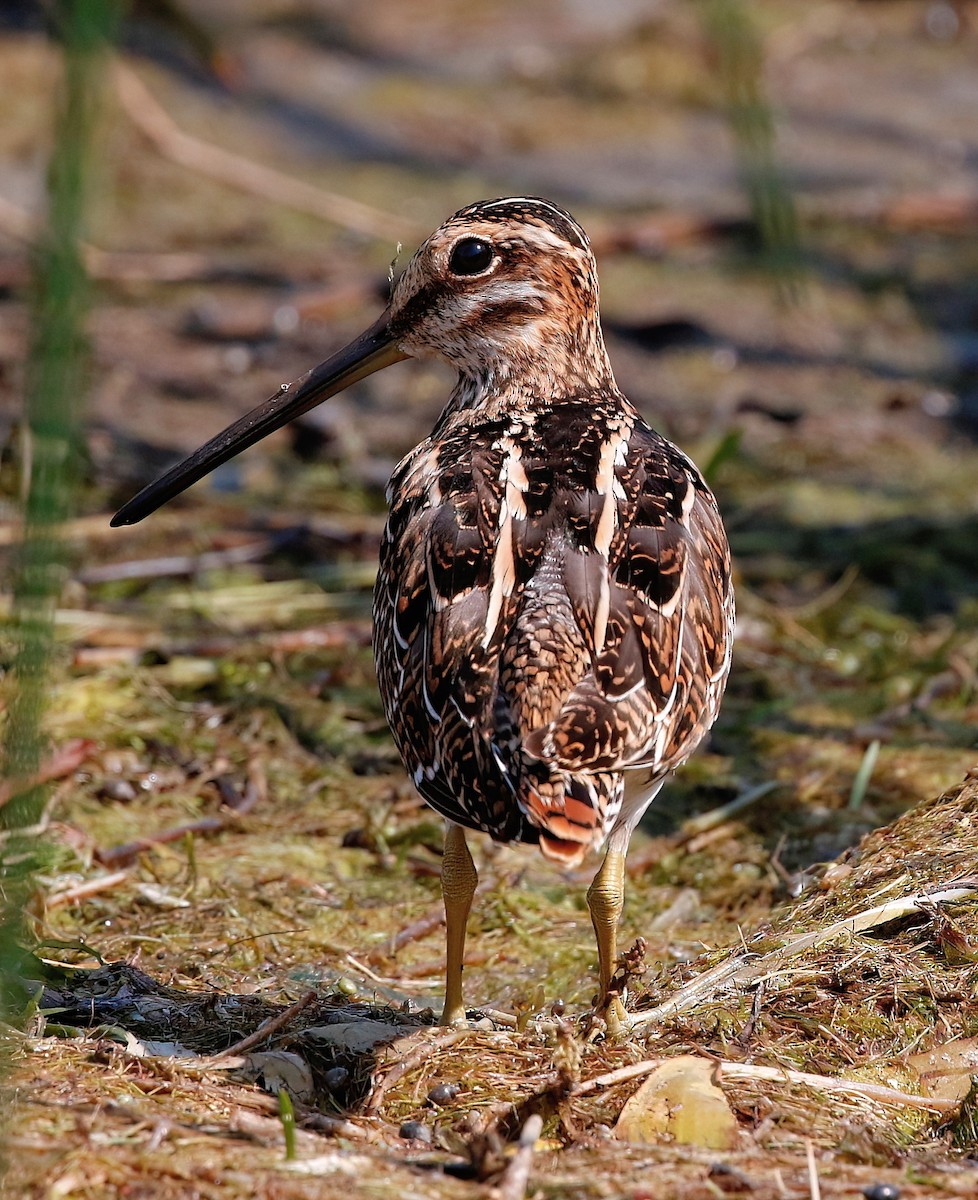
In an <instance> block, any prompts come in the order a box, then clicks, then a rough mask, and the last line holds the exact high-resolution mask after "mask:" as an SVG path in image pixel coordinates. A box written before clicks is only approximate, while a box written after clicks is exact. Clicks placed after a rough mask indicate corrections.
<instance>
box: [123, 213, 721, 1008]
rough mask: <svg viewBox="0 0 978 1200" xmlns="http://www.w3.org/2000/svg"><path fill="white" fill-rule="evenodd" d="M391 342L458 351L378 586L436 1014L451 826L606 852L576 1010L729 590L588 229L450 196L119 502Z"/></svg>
mask: <svg viewBox="0 0 978 1200" xmlns="http://www.w3.org/2000/svg"><path fill="white" fill-rule="evenodd" d="M405 358H421V359H436V360H440V361H442V362H444V363H447V364H449V366H451V367H453V368H454V369H455V371H456V372H457V379H456V382H455V386H454V388H453V390H452V392H451V394H450V396H449V398H448V400H447V403H446V404H445V407H444V409H443V410H442V412H441V415H440V416H439V417H438V419H437V421H436V423H435V425H434V428H433V429H432V432H431V434H430V435H429V436H428V437H427V438H425V439H424V440H423V441H422V442H421V443H420V444H419V445H418V446H416V447H415V448H414V449H413V450H411V451H410V452H409V453H408V454H407V455H406V456H405V457H404V458H403V459H402V460H401V462H400V463H399V464H398V465H397V467H396V468H395V469H394V472H393V475H392V477H391V480H390V484H389V487H388V491H387V499H388V506H389V512H388V517H387V522H386V527H385V531H384V534H383V538H382V542H381V548H380V562H379V570H378V574H377V581H376V585H375V590H374V602H373V623H374V624H373V628H374V632H373V647H374V656H375V663H376V671H377V679H378V685H379V690H380V694H381V697H382V699H383V704H384V709H385V713H386V716H387V720H388V723H389V725H390V728H391V731H392V734H393V737H394V741H395V743H396V745H397V749H398V751H399V753H400V757H401V759H402V761H403V763H404V766H405V768H406V770H407V772H408V773H409V774H410V776H411V778H412V779H413V781H414V785H415V787H416V788H417V790H418V792H419V793H420V794H421V796H422V797H423V799H424V800H425V801H426V802H427V803H428V804H429V805H430V806H431V807H432V808H433V809H434V810H435V811H436V812H437V813H439V814H440V815H441V816H442V817H444V818H445V841H444V853H443V860H442V895H443V900H444V906H445V924H446V966H445V1003H444V1009H443V1011H442V1017H441V1020H442V1024H445V1025H454V1026H463V1025H465V1024H466V1022H467V1011H466V1007H465V1003H464V999H463V987H462V967H463V957H464V948H465V937H466V924H467V921H468V918H469V915H470V911H471V907H472V902H473V897H474V895H475V890H476V886H477V882H478V875H477V870H476V867H475V864H474V861H473V859H472V855H471V852H470V850H469V847H468V843H467V840H466V831H467V830H477V831H481V832H483V833H486V834H489V835H490V837H491V838H493V839H494V840H496V841H497V842H517V843H529V844H536V845H537V846H538V847H539V849H540V851H541V852H542V854H543V856H544V858H546V859H548V860H550V861H551V862H552V863H554V864H556V865H557V867H558V868H562V869H568V868H571V867H575V866H577V865H578V864H580V863H581V862H582V861H583V860H584V858H585V856H586V855H587V854H588V853H589V852H596V851H601V850H603V851H604V855H603V858H602V859H601V864H600V866H599V867H598V869H597V871H596V873H595V875H594V876H593V880H592V882H591V885H590V888H589V889H588V892H587V902H588V907H589V910H590V916H591V922H592V925H593V929H594V935H595V940H596V945H597V955H598V993H597V1001H596V1011H597V1012H598V1013H599V1014H601V1015H603V1016H604V1017H605V1019H606V1021H607V1027H608V1028H609V1030H610V1031H611V1032H617V1031H621V1030H622V1029H625V1028H627V1015H626V1013H625V1009H624V1005H623V1003H622V998H621V996H619V995H617V994H614V993H612V991H611V987H612V980H613V977H614V973H615V969H616V962H617V930H618V923H619V919H620V917H621V914H622V911H623V904H624V888H625V856H626V853H627V850H628V845H629V841H630V839H631V836H632V833H633V831H634V829H635V827H636V826H637V824H638V822H639V820H640V819H641V817H642V815H643V813H644V812H645V811H646V809H647V808H648V806H649V805H650V804H651V803H652V801H653V800H654V798H655V796H656V794H657V792H658V791H659V789H660V788H661V786H662V785H663V783H664V782H665V780H666V779H667V778H668V777H669V776H670V775H671V774H672V773H673V772H674V771H675V770H676V769H677V768H678V767H679V766H681V765H682V764H683V763H684V762H685V761H686V759H688V758H689V756H690V755H691V754H692V753H693V751H694V750H695V749H696V747H697V746H698V745H699V743H700V742H701V741H702V740H703V738H704V737H705V735H706V734H707V732H708V731H709V730H710V728H711V727H712V725H713V723H714V721H715V719H716V717H717V714H718V711H719V708H720V702H721V699H722V696H723V691H724V688H725V685H726V681H727V677H728V674H729V669H730V659H731V649H732V644H733V638H734V621H735V616H734V594H733V587H732V583H731V562H730V550H729V545H728V541H727V537H726V534H725V531H724V526H723V522H722V519H721V516H720V512H719V509H718V506H717V502H716V500H715V498H714V496H713V494H712V492H711V490H710V488H709V487H708V486H707V483H706V482H705V480H704V478H703V476H702V475H701V473H700V472H699V470H698V469H697V468H696V466H695V465H694V464H693V462H692V461H691V460H690V459H689V458H688V457H687V456H686V455H685V454H684V453H683V452H682V451H681V450H680V449H679V448H678V447H677V446H675V445H674V444H673V443H671V442H670V441H669V440H667V439H666V438H665V437H663V436H662V435H661V434H660V433H658V432H656V431H655V430H654V429H653V428H652V426H651V425H650V424H648V423H647V422H646V420H645V419H644V418H643V416H642V415H641V414H640V413H639V411H638V410H637V409H636V407H635V406H634V405H633V404H631V403H630V402H629V400H627V399H626V397H625V396H624V395H623V394H622V392H621V391H620V390H619V388H618V385H617V383H616V382H615V377H614V373H613V371H612V366H611V362H610V360H609V357H608V353H607V350H606V347H605V341H604V336H603V333H602V328H601V322H600V315H599V287H598V273H597V266H596V261H595V257H594V254H593V252H592V249H591V245H590V242H589V240H588V237H587V234H586V233H585V232H584V230H583V228H582V227H581V226H580V225H579V224H578V222H577V221H576V220H575V219H574V218H573V217H572V216H571V215H570V214H569V213H568V212H567V211H566V210H565V209H563V208H561V207H560V206H559V205H557V204H555V203H553V202H551V201H550V200H546V199H543V198H541V197H535V196H508V197H502V198H499V199H493V200H484V201H480V202H478V203H475V204H470V205H468V206H466V207H465V208H462V209H460V210H459V211H458V212H456V213H455V214H454V215H452V216H451V217H449V218H448V219H447V220H446V221H445V222H444V223H443V224H442V225H441V226H439V228H438V229H436V230H435V231H434V232H433V233H432V234H431V235H430V236H429V237H428V238H427V240H426V241H425V242H424V243H423V244H422V245H421V246H420V248H419V249H418V250H417V251H416V253H415V254H414V256H413V257H412V258H411V259H410V261H409V262H408V264H407V266H406V268H405V270H404V271H403V273H402V274H401V276H400V277H399V279H398V280H397V282H396V283H395V284H393V286H392V291H391V296H390V302H389V304H388V306H387V307H386V309H385V310H384V311H383V313H381V315H380V317H379V318H378V319H377V320H376V321H375V322H374V323H373V324H372V325H371V326H370V327H369V328H368V329H367V330H365V331H364V333H362V334H361V335H360V336H359V337H358V338H356V339H355V340H354V341H352V342H351V343H350V344H349V345H348V346H346V347H345V348H344V349H342V350H340V351H339V352H338V353H336V354H334V355H333V356H332V357H331V358H329V359H327V360H326V361H325V362H324V363H322V364H320V365H319V366H318V367H315V368H314V369H313V370H312V371H310V372H308V373H307V374H306V375H304V376H302V377H301V378H300V379H298V380H296V381H294V382H292V383H290V384H283V385H282V387H281V389H280V390H279V391H278V392H277V393H276V394H275V395H274V396H272V397H271V398H270V399H269V400H267V401H266V402H265V403H264V404H262V405H259V406H258V407H257V408H256V409H254V410H253V411H252V412H251V413H249V414H248V415H246V416H244V417H242V418H241V419H239V420H238V421H236V422H235V423H234V424H233V425H231V426H230V427H229V428H228V429H226V430H224V431H223V432H222V433H220V434H218V435H217V436H216V437H214V438H212V439H211V440H210V441H209V442H208V443H207V444H206V445H204V446H203V447H201V449H200V450H198V451H196V452H195V453H194V454H192V455H191V456H190V457H189V458H188V459H186V460H185V461H184V462H182V463H180V464H179V465H177V466H176V467H174V468H172V469H171V470H170V471H168V472H167V473H166V474H165V475H163V476H162V477H161V478H160V479H159V480H157V481H156V482H155V483H151V484H150V485H149V486H148V487H146V488H144V489H143V490H142V491H141V492H140V493H139V494H138V495H137V496H135V497H134V498H133V499H132V500H131V501H130V502H129V503H128V504H126V505H124V506H123V507H122V508H121V509H120V510H119V512H118V513H117V514H116V515H115V517H114V518H113V521H112V523H113V524H114V525H126V524H131V523H133V522H135V521H138V520H141V519H142V518H143V517H145V516H146V515H148V514H149V513H150V512H152V511H153V510H154V509H156V508H157V507H159V506H160V505H161V504H163V503H165V502H166V501H168V500H169V499H172V498H173V497H174V496H175V495H177V494H178V493H180V492H182V491H183V490H184V489H185V488H187V487H189V486H190V485H191V484H192V483H194V482H196V481H197V480H198V479H200V478H202V477H203V476H204V475H206V474H207V473H208V472H209V471H211V470H213V468H214V467H216V466H217V465H219V464H220V463H222V462H225V461H227V459H229V458H231V457H232V456H234V455H236V454H237V453H239V452H240V451H241V450H243V449H245V448H246V447H248V446H251V445H253V444H254V443H255V442H257V441H259V440H260V439H261V438H263V437H265V436H266V435H267V434H268V433H270V432H272V430H274V429H278V428H280V427H281V426H282V425H284V424H285V423H286V422H288V421H290V420H292V419H293V418H295V417H297V416H299V415H300V414H301V413H304V412H307V411H308V410H309V409H311V408H312V407H314V406H315V405H317V404H320V403H322V402H323V401H325V400H326V399H328V398H329V397H330V396H333V395H335V394H336V393H337V392H339V391H341V390H342V389H344V388H346V387H348V386H349V385H350V384H352V383H354V382H356V381H358V380H360V379H363V378H364V377H366V376H367V375H369V374H371V373H373V372H375V371H378V370H381V369H383V368H385V367H387V366H389V365H391V364H393V363H396V362H398V361H401V360H403V359H405Z"/></svg>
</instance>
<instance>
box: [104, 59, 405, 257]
mask: <svg viewBox="0 0 978 1200" xmlns="http://www.w3.org/2000/svg"><path fill="white" fill-rule="evenodd" d="M114 73H115V86H116V92H117V94H118V97H119V102H120V104H121V105H122V108H123V110H124V112H125V113H126V115H127V116H128V117H129V119H130V121H132V123H133V124H134V125H135V126H136V128H137V129H138V130H139V131H140V133H142V134H143V136H144V137H145V138H147V139H148V141H150V142H151V143H152V145H153V146H154V147H155V148H156V150H158V151H159V153H160V154H162V155H163V156H164V158H168V159H170V160H171V161H172V162H175V163H179V164H180V166H183V167H187V168H189V169H190V170H192V171H196V172H197V173H198V174H199V175H206V176H208V177H209V178H210V179H216V180H217V181H218V182H219V183H224V184H227V185H228V186H229V187H234V188H237V189H238V190H239V191H243V192H249V193H250V194H251V195H253V196H261V197H262V198H263V199H265V200H271V201H272V202H273V203H275V204H282V205H285V206H286V207H288V208H293V209H295V210H296V211H297V212H304V213H308V214H309V215H311V216H314V217H319V218H320V220H323V221H329V222H330V223H331V224H333V225H340V226H342V227H343V228H345V229H352V230H354V231H355V232H356V233H363V234H367V235H368V236H369V237H373V238H377V239H378V240H379V241H383V242H390V243H393V242H396V241H397V240H398V238H403V239H405V240H407V241H414V240H415V239H420V238H421V237H423V236H424V232H422V231H420V230H419V229H418V228H417V227H415V226H414V225H412V224H409V223H408V222H406V221H405V220H404V219H403V218H402V217H399V216H396V215H395V214H393V213H386V212H381V211H380V209H377V208H373V207H372V206H371V205H369V204H361V203H360V201H358V200H351V199H349V198H348V197H346V196H339V195H337V194H336V193H335V192H327V191H324V190H323V189H322V188H319V187H316V186H315V185H314V184H311V183H305V182H304V181H303V180H301V179H294V178H293V177H292V176H290V175H286V174H285V173H284V172H282V171H276V170H275V169H274V168H272V167H266V166H263V165H262V164H261V163H256V162H253V161H252V160H251V159H248V158H245V157H244V156H243V155H240V154H234V153H232V152H231V151H230V150H225V149H224V148H223V147H222V146H218V145H216V144H215V143H213V142H205V141H203V140H202V139H201V138H197V137H194V136H193V135H192V134H189V133H185V132H184V131H183V130H182V129H181V128H180V127H179V126H178V125H177V123H176V122H175V121H174V120H173V118H172V117H171V116H170V114H169V113H168V112H167V111H166V109H164V108H163V106H162V105H161V104H160V103H159V102H158V101H157V100H156V99H155V98H154V96H153V95H152V93H151V92H150V90H149V89H148V88H147V87H146V85H145V84H144V83H143V81H142V80H141V79H140V78H139V76H138V75H137V74H136V72H135V71H134V70H132V68H131V67H128V66H126V65H125V63H123V62H121V61H119V60H117V61H116V63H115V72H114Z"/></svg>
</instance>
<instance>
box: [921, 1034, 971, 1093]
mask: <svg viewBox="0 0 978 1200" xmlns="http://www.w3.org/2000/svg"><path fill="white" fill-rule="evenodd" d="M907 1062H908V1063H909V1064H910V1066H911V1067H913V1069H914V1070H915V1071H916V1072H917V1074H918V1075H919V1076H920V1090H921V1091H922V1092H923V1094H924V1095H925V1096H936V1097H938V1098H939V1099H941V1100H963V1099H964V1098H965V1096H967V1094H968V1089H969V1088H970V1087H971V1077H972V1075H978V1038H957V1039H956V1040H955V1041H953V1042H945V1043H944V1045H943V1046H935V1048H934V1049H933V1050H927V1051H925V1052H924V1053H923V1054H911V1055H910V1057H909V1058H908V1059H907Z"/></svg>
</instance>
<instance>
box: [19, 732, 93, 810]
mask: <svg viewBox="0 0 978 1200" xmlns="http://www.w3.org/2000/svg"><path fill="white" fill-rule="evenodd" d="M94 749H95V743H94V742H93V741H90V740H89V739H88V738H75V739H74V740H73V741H70V742H65V744H64V745H63V746H59V747H58V749H57V750H55V752H54V753H53V754H52V755H51V757H50V758H48V759H47V760H46V761H45V762H43V763H41V767H40V770H39V771H38V773H37V775H35V776H34V778H33V779H4V780H3V781H2V782H0V808H3V806H4V805H5V804H7V803H8V801H10V800H12V799H13V798H14V796H19V795H21V793H22V792H26V791H27V790H28V789H29V788H32V787H37V785H38V784H41V783H51V782H52V781H53V780H55V779H64V777H65V776H66V775H70V774H71V773H72V771H77V770H78V768H79V767H80V766H81V765H82V763H83V762H84V761H85V759H86V758H88V756H89V755H90V754H91V753H92V751H93V750H94Z"/></svg>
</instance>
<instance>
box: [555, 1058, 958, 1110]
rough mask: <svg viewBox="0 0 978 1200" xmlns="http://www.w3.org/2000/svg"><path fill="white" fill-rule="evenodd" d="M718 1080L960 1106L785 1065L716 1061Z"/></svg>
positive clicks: (624, 1071) (637, 1072)
mask: <svg viewBox="0 0 978 1200" xmlns="http://www.w3.org/2000/svg"><path fill="white" fill-rule="evenodd" d="M666 1061H667V1060H666V1059H663V1058H650V1059H647V1060H646V1061H645V1062H639V1063H632V1064H631V1065H630V1066H627V1067H619V1068H618V1069H617V1070H616V1071H609V1072H608V1073H607V1074H606V1075H598V1076H596V1078H594V1079H587V1080H585V1081H584V1082H583V1083H580V1084H578V1085H577V1087H576V1088H574V1091H573V1095H574V1096H575V1097H577V1096H586V1095H588V1094H589V1093H590V1092H595V1091H597V1090H598V1089H599V1088H609V1087H615V1086H617V1085H618V1084H619V1083H629V1082H631V1080H633V1079H641V1078H643V1077H644V1076H646V1075H651V1074H652V1072H653V1071H655V1070H657V1069H658V1068H659V1067H660V1066H662V1064H663V1063H664V1062H666ZM717 1068H718V1071H717V1079H718V1081H719V1082H723V1081H727V1082H730V1083H733V1082H737V1081H740V1082H764V1083H787V1084H795V1085H799V1086H801V1087H810V1088H814V1089H815V1090H816V1091H820V1092H842V1093H845V1094H846V1095H849V1096H857V1097H860V1098H861V1099H864V1100H875V1101H877V1102H878V1103H879V1104H885V1105H888V1106H890V1107H892V1108H919V1109H922V1110H924V1111H925V1112H939V1113H950V1112H957V1110H958V1109H959V1108H960V1107H961V1103H960V1101H958V1100H944V1099H940V1098H938V1097H936V1096H914V1095H913V1094H912V1093H910V1092H901V1091H899V1090H898V1089H897V1088H891V1087H886V1086H885V1085H884V1084H881V1083H865V1082H863V1081H862V1080H858V1079H838V1078H836V1077H834V1076H831V1075H815V1074H812V1073H811V1072H809V1071H792V1070H789V1069H788V1068H787V1067H762V1066H757V1065H755V1064H753V1063H735V1062H725V1061H717Z"/></svg>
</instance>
